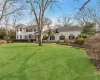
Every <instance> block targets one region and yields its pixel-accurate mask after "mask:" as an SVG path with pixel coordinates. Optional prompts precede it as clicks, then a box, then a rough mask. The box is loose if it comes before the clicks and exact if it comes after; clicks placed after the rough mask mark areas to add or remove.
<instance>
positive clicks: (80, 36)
mask: <svg viewBox="0 0 100 80" xmlns="http://www.w3.org/2000/svg"><path fill="white" fill-rule="evenodd" d="M78 38H84V39H86V38H87V35H86V34H80V35H79V36H78Z"/></svg>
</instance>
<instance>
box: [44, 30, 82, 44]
mask: <svg viewBox="0 0 100 80" xmlns="http://www.w3.org/2000/svg"><path fill="white" fill-rule="evenodd" d="M80 33H81V31H69V32H60V33H56V34H55V35H54V36H55V40H50V39H48V41H50V42H56V41H58V40H59V37H60V36H61V35H62V34H63V35H64V36H65V39H69V36H70V35H71V34H73V35H74V36H75V38H76V37H78V35H79V34H80ZM44 35H46V36H48V34H46V33H43V34H42V38H43V36H44ZM61 41H62V42H63V40H61Z"/></svg>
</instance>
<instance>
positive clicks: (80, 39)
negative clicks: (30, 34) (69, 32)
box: [76, 37, 85, 45]
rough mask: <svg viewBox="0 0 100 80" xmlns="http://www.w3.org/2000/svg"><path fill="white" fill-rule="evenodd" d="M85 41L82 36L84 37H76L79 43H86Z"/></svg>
mask: <svg viewBox="0 0 100 80" xmlns="http://www.w3.org/2000/svg"><path fill="white" fill-rule="evenodd" d="M84 41H85V39H84V38H82V37H81V38H77V39H76V43H77V44H79V45H83V44H84Z"/></svg>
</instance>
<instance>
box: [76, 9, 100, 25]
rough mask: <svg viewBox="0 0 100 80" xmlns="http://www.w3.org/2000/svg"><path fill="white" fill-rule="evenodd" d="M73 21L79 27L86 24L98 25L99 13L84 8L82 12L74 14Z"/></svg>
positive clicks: (99, 23) (99, 22)
mask: <svg viewBox="0 0 100 80" xmlns="http://www.w3.org/2000/svg"><path fill="white" fill-rule="evenodd" d="M75 19H76V20H77V22H78V23H79V24H80V25H81V26H84V25H85V24H86V23H87V22H90V23H96V24H98V25H100V13H99V11H98V10H96V9H93V8H85V9H84V10H82V11H79V12H78V13H77V14H75Z"/></svg>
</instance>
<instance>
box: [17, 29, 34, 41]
mask: <svg viewBox="0 0 100 80" xmlns="http://www.w3.org/2000/svg"><path fill="white" fill-rule="evenodd" d="M17 30H18V31H17ZM30 34H31V35H33V34H34V31H33V32H26V29H24V28H23V29H22V31H20V28H18V29H16V39H21V38H20V35H21V36H22V39H25V36H29V35H30ZM28 39H29V38H28Z"/></svg>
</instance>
